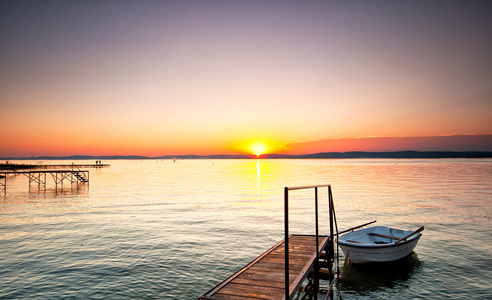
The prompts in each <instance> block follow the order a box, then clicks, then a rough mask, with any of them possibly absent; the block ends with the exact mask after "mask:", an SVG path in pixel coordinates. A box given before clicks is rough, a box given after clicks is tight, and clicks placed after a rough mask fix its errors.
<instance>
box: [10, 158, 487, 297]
mask: <svg viewBox="0 0 492 300" xmlns="http://www.w3.org/2000/svg"><path fill="white" fill-rule="evenodd" d="M18 162H20V163H40V162H37V161H31V162H29V161H18ZM43 163H49V164H63V163H72V161H44V162H43ZM75 163H94V162H93V161H89V162H87V161H75ZM103 163H109V164H111V167H110V168H101V169H89V171H90V183H89V184H79V185H70V184H69V183H65V184H64V185H63V187H62V188H60V186H59V187H58V189H57V190H55V184H54V182H53V180H51V178H49V177H47V186H46V190H45V189H44V188H41V189H38V186H37V184H32V185H31V187H30V188H29V182H28V179H27V177H25V176H22V175H19V176H15V177H10V176H9V177H8V179H7V184H8V186H7V188H6V191H5V192H4V191H3V190H0V250H1V251H0V298H1V299H89V298H91V299H197V298H198V297H199V296H200V295H202V294H204V293H205V292H207V291H208V290H209V289H210V288H212V287H213V286H215V285H216V284H218V283H219V282H220V281H222V280H223V279H225V278H226V277H228V276H229V275H231V274H232V273H234V272H235V271H237V270H238V269H239V268H241V267H242V266H243V265H245V264H246V263H248V262H250V261H251V260H252V259H254V258H255V257H256V256H258V255H260V254H261V253H263V252H264V251H265V250H267V249H268V248H270V247H271V246H273V245H274V244H275V243H277V242H279V241H280V240H281V239H282V238H283V229H284V228H283V226H284V223H283V189H284V187H286V186H302V185H315V184H331V186H332V191H333V197H334V202H335V209H336V215H337V223H338V227H339V229H340V230H343V229H346V228H350V227H352V226H356V225H359V224H362V223H366V222H369V221H373V220H377V223H376V225H391V226H392V227H395V228H401V229H417V228H418V227H420V226H425V230H424V231H423V236H422V238H421V239H420V242H419V244H418V245H417V247H416V249H415V252H414V253H413V254H412V255H411V256H410V257H409V258H408V261H407V262H405V263H404V264H403V265H402V266H399V267H398V268H394V267H391V268H386V267H381V268H373V267H369V268H367V267H359V266H356V265H350V264H348V265H346V266H342V267H341V270H340V272H341V279H340V280H339V282H338V283H337V289H336V292H335V295H341V297H342V298H343V299H443V298H448V299H470V298H473V299H492V280H491V279H492V270H491V269H492V268H491V266H492V159H463V160H460V159H436V160H433V159H432V160H406V159H398V160H391V159H368V160H361V159H350V160H332V159H320V160H307V159H306V160H303V159H298V160H296V159H278V160H262V159H260V160H254V159H252V160H208V159H203V160H202V159H196V160H177V161H176V162H173V161H172V160H150V159H149V160H108V161H103ZM326 194H327V193H326V191H325V190H323V189H322V190H320V199H321V200H322V201H323V199H326V197H327V195H326ZM313 198H314V196H313V191H312V190H307V191H292V192H291V193H290V199H291V205H290V209H291V210H290V211H291V215H290V231H291V233H307V234H313V233H314V213H313V211H314V208H313ZM320 213H321V215H322V216H327V215H328V212H327V205H325V203H324V202H322V203H321V204H320ZM321 229H322V232H321V233H324V234H328V220H327V218H323V219H322V220H321ZM340 254H341V255H342V252H341V251H340ZM340 260H341V264H343V256H342V257H340Z"/></svg>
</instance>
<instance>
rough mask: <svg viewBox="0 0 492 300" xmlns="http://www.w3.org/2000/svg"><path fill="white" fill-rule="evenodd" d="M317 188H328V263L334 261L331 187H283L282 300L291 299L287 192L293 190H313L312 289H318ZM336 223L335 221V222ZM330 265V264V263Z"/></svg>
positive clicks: (328, 185) (325, 185)
mask: <svg viewBox="0 0 492 300" xmlns="http://www.w3.org/2000/svg"><path fill="white" fill-rule="evenodd" d="M319 187H327V188H328V206H329V215H330V217H329V219H330V236H331V238H330V242H329V247H330V248H331V254H330V262H331V259H334V258H333V257H331V256H333V255H334V253H333V252H334V250H333V238H332V237H333V220H334V213H335V212H334V205H333V196H332V193H331V185H330V184H323V185H310V186H298V187H285V188H284V235H285V238H284V246H285V250H284V252H285V255H284V256H285V265H284V270H285V296H284V299H289V300H290V299H291V291H290V281H289V191H293V190H302V189H311V188H314V192H315V199H314V202H315V224H316V225H315V227H316V260H315V265H314V284H315V287H314V289H315V290H317V289H318V285H319V274H318V271H319V270H318V268H319V267H318V264H319V224H318V188H319ZM335 222H336V221H335ZM330 265H331V263H330ZM314 299H315V300H316V299H317V293H316V292H315V293H314Z"/></svg>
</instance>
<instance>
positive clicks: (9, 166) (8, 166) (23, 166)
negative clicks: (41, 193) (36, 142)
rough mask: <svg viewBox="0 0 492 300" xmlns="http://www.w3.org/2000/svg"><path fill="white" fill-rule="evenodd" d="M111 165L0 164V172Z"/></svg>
mask: <svg viewBox="0 0 492 300" xmlns="http://www.w3.org/2000/svg"><path fill="white" fill-rule="evenodd" d="M110 166H111V165H110V164H102V163H101V164H100V163H97V164H63V165H49V164H39V165H35V164H13V163H6V164H0V170H11V171H16V170H32V169H47V170H51V169H71V168H76V169H81V168H84V169H87V168H108V167H110Z"/></svg>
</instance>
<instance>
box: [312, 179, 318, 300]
mask: <svg viewBox="0 0 492 300" xmlns="http://www.w3.org/2000/svg"><path fill="white" fill-rule="evenodd" d="M314 215H315V224H316V252H315V253H316V260H315V261H314V272H313V273H314V289H313V290H314V300H317V299H318V289H319V252H318V251H319V227H318V187H315V188H314Z"/></svg>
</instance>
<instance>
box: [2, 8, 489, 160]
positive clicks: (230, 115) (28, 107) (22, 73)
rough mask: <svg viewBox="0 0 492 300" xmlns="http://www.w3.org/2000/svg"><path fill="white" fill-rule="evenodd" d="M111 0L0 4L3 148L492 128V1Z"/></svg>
mask: <svg viewBox="0 0 492 300" xmlns="http://www.w3.org/2000/svg"><path fill="white" fill-rule="evenodd" d="M115 5H116V4H115V3H112V2H84V1H81V2H49V3H39V2H38V1H23V2H21V3H19V2H16V1H8V2H7V1H4V2H1V3H0V36H1V39H2V43H0V53H1V54H0V66H1V67H0V122H1V123H0V124H1V126H2V130H0V157H30V156H41V155H74V154H84V155H147V156H158V155H181V154H202V155H208V154H235V153H241V152H243V151H249V150H248V149H246V148H247V146H245V144H247V142H251V141H255V140H266V141H268V142H269V144H270V145H271V146H270V149H269V151H271V152H285V153H289V151H290V152H295V151H309V153H311V152H325V151H330V150H328V149H337V151H352V150H356V149H358V148H360V149H358V150H367V149H378V151H382V150H385V149H386V150H392V149H395V148H401V147H400V146H412V145H413V144H411V143H410V144H408V143H406V142H404V141H403V140H401V139H400V140H398V139H392V140H391V141H392V142H391V143H389V144H388V141H389V140H384V141H383V140H377V141H378V143H379V144H378V145H375V144H373V142H375V141H376V140H371V142H367V140H364V139H360V138H364V137H432V136H436V137H439V136H446V135H485V134H490V133H491V132H492V121H491V120H490V115H491V113H492V85H491V84H490V83H491V82H492V72H491V71H490V70H492V59H491V56H490V53H492V36H491V35H490V32H489V31H488V28H491V27H492V24H491V23H492V21H491V19H490V15H491V14H492V8H491V7H492V6H491V5H490V4H488V2H480V1H478V2H473V3H470V2H467V1H446V4H445V5H444V4H442V3H440V2H439V1H433V2H431V3H425V2H424V3H408V2H407V1H391V2H387V1H371V2H360V3H351V2H347V3H345V2H343V3H305V2H300V3H284V2H282V1H278V2H277V1H269V2H267V3H265V2H263V1H257V2H255V1H253V2H251V1H232V2H223V1H206V2H199V3H188V2H185V1H176V2H167V1H162V2H153V1H148V2H147V1H146V2H143V3H140V2H139V3H136V2H134V1H119V2H118V6H117V7H115ZM326 140H331V141H334V140H338V141H340V140H345V141H349V140H350V141H351V142H350V143H338V146H337V147H331V146H330V143H326V142H321V141H326ZM410 140H412V139H410ZM485 140H487V138H485ZM407 141H408V139H407ZM412 141H414V142H415V140H412ZM439 141H440V139H439V138H436V139H434V142H433V143H428V145H434V146H435V147H434V148H433V147H430V146H426V147H427V148H426V149H428V150H432V149H441V148H442V143H441V144H440V143H439ZM463 141H464V142H466V141H467V140H466V139H465V140H463ZM299 142H303V143H299ZM392 143H393V144H392ZM394 143H397V145H395V144H394ZM484 143H485V144H480V145H477V144H473V143H469V144H467V147H464V148H466V149H468V150H473V149H476V148H477V150H480V149H482V150H483V147H489V146H487V145H490V144H487V143H488V142H484ZM342 144H343V145H346V146H343V147H342V146H341V145H342ZM286 145H290V147H291V148H290V150H288V151H287V149H285V146H286ZM300 145H303V147H300ZM308 146H309V147H308ZM415 147H419V146H418V145H417V144H415ZM429 147H430V148H429ZM449 147H450V148H452V146H451V145H449ZM473 147H475V148H473ZM462 148H463V147H462ZM471 148H473V149H471ZM478 148H480V149H478ZM453 149H454V148H453ZM453 149H449V150H453ZM406 150H408V149H406ZM411 150H417V149H411ZM441 150H442V149H441ZM488 150H491V151H492V149H490V148H489V149H488Z"/></svg>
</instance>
